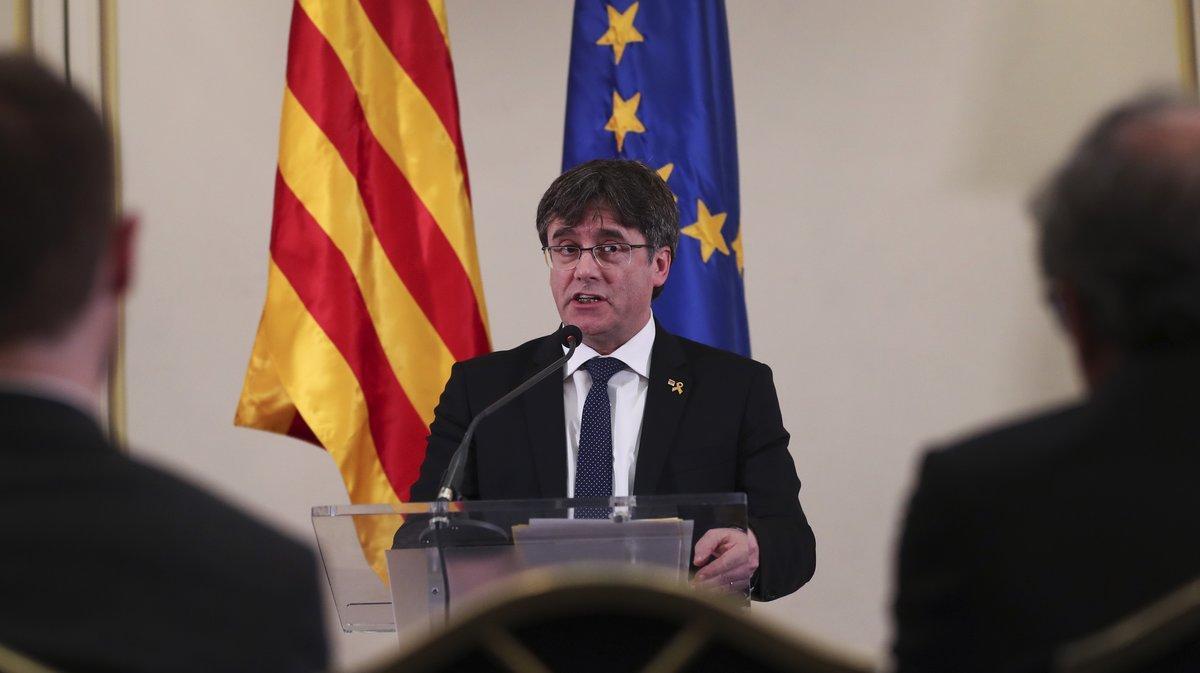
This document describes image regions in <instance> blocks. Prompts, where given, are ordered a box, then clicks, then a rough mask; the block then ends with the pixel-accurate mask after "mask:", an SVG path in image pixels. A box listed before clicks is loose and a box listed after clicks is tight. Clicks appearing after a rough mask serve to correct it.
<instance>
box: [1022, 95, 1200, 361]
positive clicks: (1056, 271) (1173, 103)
mask: <svg viewBox="0 0 1200 673" xmlns="http://www.w3.org/2000/svg"><path fill="white" fill-rule="evenodd" d="M1032 212H1033V216H1034V219H1035V220H1036V222H1037V225H1038V234H1039V252H1040V256H1041V263H1042V270H1043V272H1044V274H1045V276H1046V278H1047V280H1048V281H1050V283H1051V284H1052V285H1054V284H1065V285H1067V286H1069V287H1071V288H1072V289H1073V291H1076V292H1077V294H1078V297H1079V299H1080V301H1081V304H1082V307H1083V313H1084V314H1085V317H1086V323H1087V325H1086V327H1087V329H1089V330H1090V331H1091V332H1092V333H1093V334H1094V335H1095V336H1096V337H1097V338H1099V339H1102V340H1104V341H1106V342H1109V343H1111V344H1113V345H1114V346H1116V347H1118V348H1120V349H1121V350H1123V351H1129V350H1139V349H1144V348H1154V347H1158V346H1163V345H1170V344H1182V343H1188V344H1192V343H1194V344H1197V345H1200V106H1197V105H1196V104H1195V103H1192V102H1189V101H1185V100H1182V99H1178V98H1171V97H1163V96H1155V97H1146V98H1139V99H1136V100H1134V101H1131V102H1129V103H1126V104H1123V105H1120V106H1118V107H1116V108H1114V109H1113V110H1112V111H1110V112H1108V113H1107V114H1105V115H1104V116H1103V117H1102V118H1101V119H1100V120H1099V121H1098V122H1097V123H1096V124H1095V125H1094V126H1093V127H1092V128H1091V129H1090V130H1089V131H1088V132H1087V133H1086V134H1085V135H1084V137H1083V139H1082V141H1081V142H1080V144H1079V145H1078V147H1077V148H1076V149H1075V151H1074V152H1073V153H1072V155H1071V156H1070V157H1068V159H1067V161H1066V162H1065V163H1064V164H1063V165H1062V166H1061V167H1060V168H1059V169H1058V170H1057V171H1056V172H1055V173H1054V174H1053V175H1052V177H1051V179H1050V180H1049V181H1048V182H1047V183H1046V185H1045V186H1044V187H1043V188H1042V190H1041V191H1040V192H1039V193H1038V194H1037V196H1036V197H1035V198H1034V200H1033V202H1032Z"/></svg>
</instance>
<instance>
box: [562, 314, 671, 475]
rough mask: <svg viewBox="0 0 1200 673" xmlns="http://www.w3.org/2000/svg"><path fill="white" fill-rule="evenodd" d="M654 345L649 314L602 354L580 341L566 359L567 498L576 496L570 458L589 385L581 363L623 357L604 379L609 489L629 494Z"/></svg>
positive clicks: (575, 449)
mask: <svg viewBox="0 0 1200 673" xmlns="http://www.w3.org/2000/svg"><path fill="white" fill-rule="evenodd" d="M653 347H654V316H651V317H650V320H648V321H647V322H646V326H645V327H643V328H642V330H641V331H640V332H638V333H637V334H635V335H633V338H631V339H630V340H629V341H626V342H625V343H624V344H623V345H622V346H621V347H620V348H618V349H617V350H615V351H613V352H612V353H609V354H608V355H607V356H601V355H600V354H599V353H597V352H596V351H595V350H593V349H592V348H591V347H590V346H588V345H587V344H580V345H579V347H578V348H576V349H575V354H574V355H572V356H571V359H570V360H568V361H567V364H566V367H565V369H564V370H563V412H564V418H566V421H567V497H568V498H573V497H575V461H576V460H577V459H578V456H579V429H580V425H581V424H582V422H583V402H584V400H586V399H587V394H588V391H589V390H591V389H592V375H591V374H589V373H588V370H587V368H586V367H584V366H583V363H585V362H587V361H588V360H591V359H592V358H594V357H613V358H617V359H618V360H620V361H621V362H624V363H625V369H622V370H621V371H619V372H617V373H616V374H613V376H612V378H611V379H609V380H608V401H609V404H610V405H611V411H612V424H613V427H612V441H613V493H612V494H613V495H617V496H620V495H630V493H631V492H632V491H633V476H634V470H635V469H637V453H638V441H639V439H640V438H641V435H642V412H643V411H644V410H645V409H646V389H647V388H649V387H650V351H651V350H652V349H653ZM564 352H565V349H564Z"/></svg>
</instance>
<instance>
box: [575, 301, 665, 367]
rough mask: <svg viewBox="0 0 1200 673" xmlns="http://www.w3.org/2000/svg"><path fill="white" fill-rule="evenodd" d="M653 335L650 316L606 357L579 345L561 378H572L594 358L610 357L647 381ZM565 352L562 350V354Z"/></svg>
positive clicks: (652, 321)
mask: <svg viewBox="0 0 1200 673" xmlns="http://www.w3.org/2000/svg"><path fill="white" fill-rule="evenodd" d="M654 334H655V328H654V315H653V314H652V315H651V316H650V319H649V320H647V321H646V326H645V327H643V328H642V329H641V331H639V332H638V333H637V334H634V335H633V336H632V337H631V338H630V339H629V341H626V342H625V343H623V344H621V347H620V348H618V349H617V350H615V351H613V352H611V353H609V354H608V355H607V356H601V355H600V354H599V353H597V352H596V351H595V350H594V349H592V347H591V346H589V345H587V344H579V347H578V348H576V349H575V354H574V355H572V356H571V359H570V360H567V366H566V368H565V369H564V370H563V378H564V379H569V378H571V377H572V376H574V375H575V371H576V370H578V369H579V368H580V367H582V366H583V363H585V362H587V361H588V360H591V359H592V358H594V357H612V358H617V359H618V360H620V361H621V362H624V363H625V366H626V367H628V368H629V369H632V370H633V371H635V372H637V374H638V376H641V377H642V378H644V379H648V378H650V353H651V351H653V350H654ZM566 350H567V349H566V348H563V352H564V353H565V352H566Z"/></svg>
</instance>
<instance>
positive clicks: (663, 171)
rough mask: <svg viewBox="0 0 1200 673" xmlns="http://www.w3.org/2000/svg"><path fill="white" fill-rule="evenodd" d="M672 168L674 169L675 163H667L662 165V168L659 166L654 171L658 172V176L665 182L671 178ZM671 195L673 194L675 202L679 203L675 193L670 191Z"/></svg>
mask: <svg viewBox="0 0 1200 673" xmlns="http://www.w3.org/2000/svg"><path fill="white" fill-rule="evenodd" d="M674 170H675V164H667V165H666V166H663V167H662V168H660V169H658V170H657V171H654V172H655V173H658V177H660V178H662V181H663V182H666V181H668V180H670V179H671V172H672V171H674ZM671 196H673V197H674V198H675V203H679V196H678V195H676V194H675V192H671Z"/></svg>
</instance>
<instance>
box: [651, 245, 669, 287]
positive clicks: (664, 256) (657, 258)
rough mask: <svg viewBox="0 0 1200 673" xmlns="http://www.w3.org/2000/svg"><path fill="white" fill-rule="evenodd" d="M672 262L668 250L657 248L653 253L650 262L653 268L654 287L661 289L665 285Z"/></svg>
mask: <svg viewBox="0 0 1200 673" xmlns="http://www.w3.org/2000/svg"><path fill="white" fill-rule="evenodd" d="M673 260H674V258H673V257H672V255H671V249H670V248H659V249H658V250H655V251H654V257H653V258H651V260H650V263H651V264H652V265H653V266H654V287H662V286H663V285H665V284H666V282H667V276H668V275H670V273H671V262H672V261H673Z"/></svg>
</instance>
